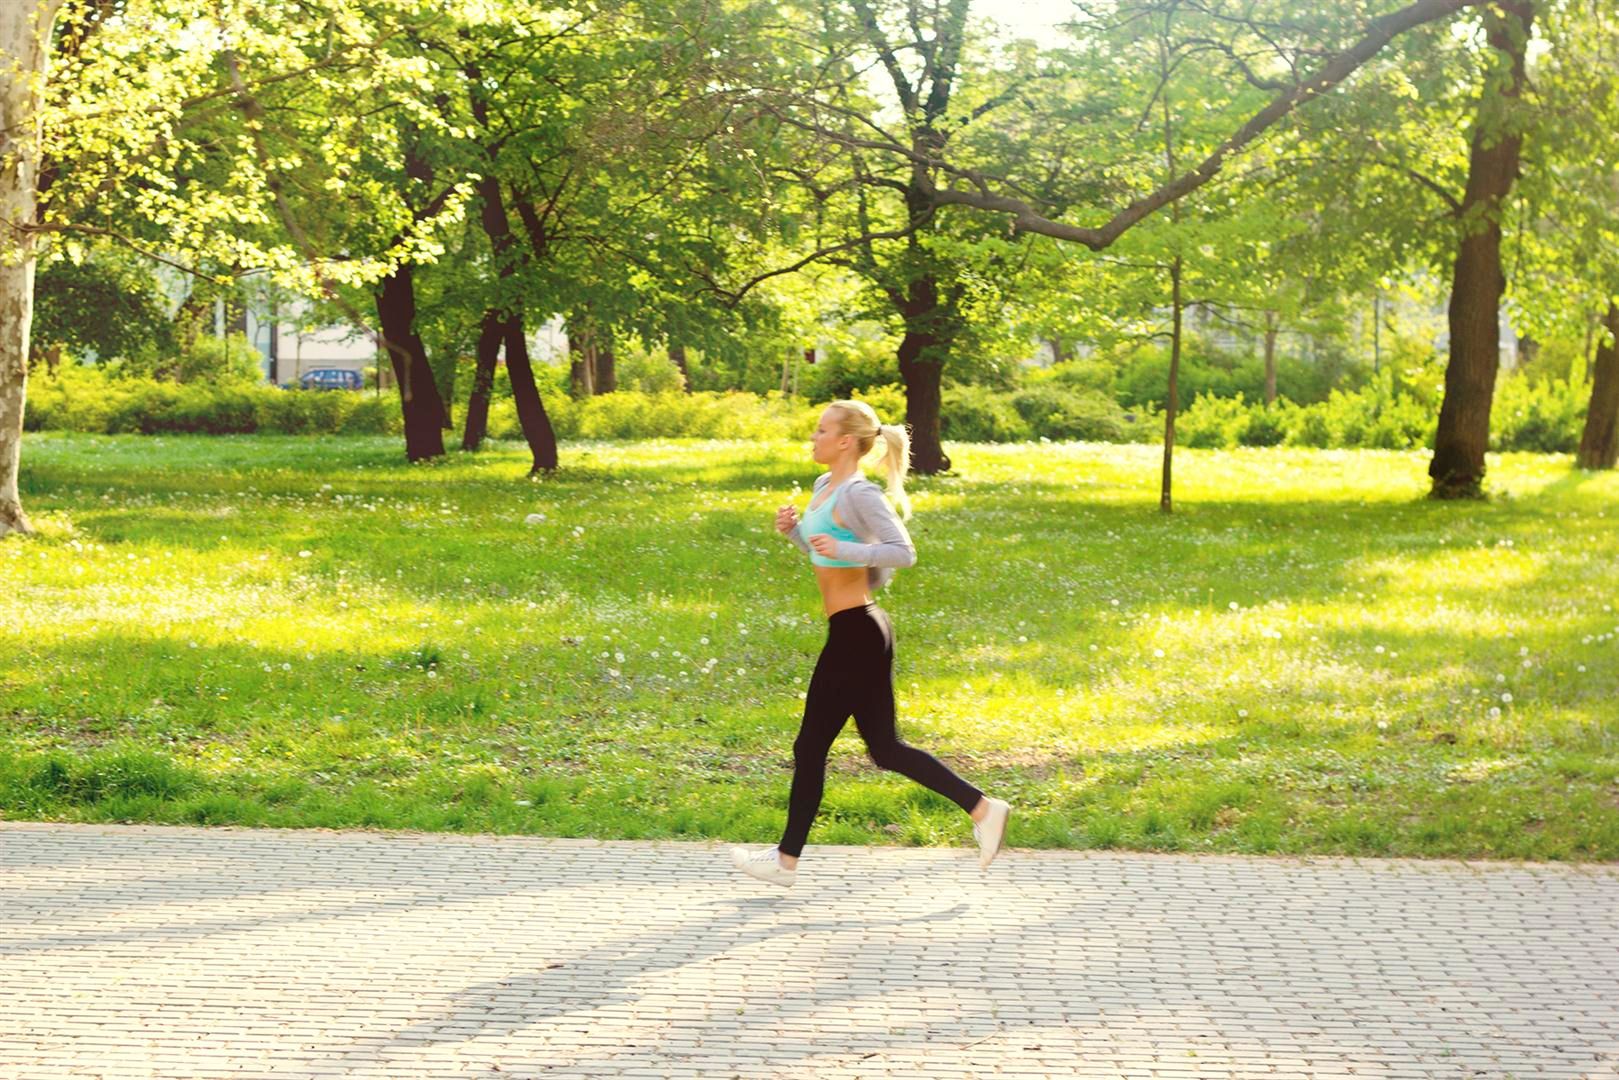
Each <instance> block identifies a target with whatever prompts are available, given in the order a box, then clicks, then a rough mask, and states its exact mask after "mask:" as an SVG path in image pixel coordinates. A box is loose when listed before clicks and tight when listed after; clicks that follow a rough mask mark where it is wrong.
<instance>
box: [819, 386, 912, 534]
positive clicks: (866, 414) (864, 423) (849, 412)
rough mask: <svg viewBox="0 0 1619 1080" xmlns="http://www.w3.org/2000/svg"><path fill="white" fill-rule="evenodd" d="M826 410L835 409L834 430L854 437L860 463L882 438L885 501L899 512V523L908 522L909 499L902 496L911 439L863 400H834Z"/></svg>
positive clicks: (903, 428) (907, 468) (908, 463)
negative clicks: (881, 418) (886, 475)
mask: <svg viewBox="0 0 1619 1080" xmlns="http://www.w3.org/2000/svg"><path fill="white" fill-rule="evenodd" d="M827 408H829V409H836V410H838V416H839V417H840V418H841V422H840V423H839V424H838V430H839V431H841V432H842V433H843V434H845V435H852V436H854V439H855V443H856V445H857V446H859V448H860V455H859V456H860V460H861V461H864V460H865V459H866V456H867V455H868V454H870V453H871V452H872V450H873V449H875V448H876V447H877V440H878V439H879V438H881V439H882V455H883V456H882V466H883V471H884V472H885V473H887V474H888V498H889V500H890V501H892V502H893V504H894V508H895V509H896V510H898V511H899V516H900V519H901V520H902V521H908V520H910V516H911V498H910V496H909V495H906V494H905V474H906V473H908V472H910V471H911V436H910V433H909V432H907V431H906V430H905V427H904V425H901V424H885V423H883V422H882V421H881V420H878V419H877V413H876V412H875V411H874V410H873V409H872V407H871V406H870V405H867V404H866V403H865V402H864V401H834V402H833V403H832V404H831V405H828V406H827Z"/></svg>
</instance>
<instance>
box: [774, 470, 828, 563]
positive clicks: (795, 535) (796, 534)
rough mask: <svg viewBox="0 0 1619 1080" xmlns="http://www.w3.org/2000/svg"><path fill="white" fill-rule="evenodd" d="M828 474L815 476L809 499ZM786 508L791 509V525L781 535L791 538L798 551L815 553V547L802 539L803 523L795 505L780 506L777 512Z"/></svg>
mask: <svg viewBox="0 0 1619 1080" xmlns="http://www.w3.org/2000/svg"><path fill="white" fill-rule="evenodd" d="M829 475H830V474H829V473H822V474H821V475H820V476H817V477H816V478H815V483H813V484H811V485H810V498H811V500H813V499H814V498H815V495H816V493H817V492H819V491H820V490H821V488H822V487H824V486H825V485H826V478H827V476H829ZM788 510H792V511H793V527H792V528H791V529H788V530H787V531H786V532H784V533H782V535H783V536H785V537H787V539H789V540H791V541H792V542H793V545H794V546H795V547H797V548H798V549H799V550H800V551H802V552H803V553H804V554H806V555H813V554H815V549H814V548H812V547H810V545H809V541H808V540H806V539H804V524H803V522H802V521H800V520H798V511H797V509H796V508H795V507H792V506H784V507H782V509H781V510H780V511H778V514H779V513H785V512H786V511H788Z"/></svg>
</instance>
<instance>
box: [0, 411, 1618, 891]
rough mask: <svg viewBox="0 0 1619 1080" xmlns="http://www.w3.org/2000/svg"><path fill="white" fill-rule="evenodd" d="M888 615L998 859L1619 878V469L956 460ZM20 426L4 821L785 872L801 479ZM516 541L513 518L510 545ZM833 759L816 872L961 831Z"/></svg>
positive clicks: (723, 450)
mask: <svg viewBox="0 0 1619 1080" xmlns="http://www.w3.org/2000/svg"><path fill="white" fill-rule="evenodd" d="M952 456H953V457H954V458H955V461H956V466H957V469H958V475H954V476H948V477H939V478H931V479H927V478H921V479H917V480H916V481H914V484H913V491H914V493H915V506H916V516H915V517H914V518H913V520H912V522H911V528H912V534H913V536H914V537H915V539H916V541H917V545H918V548H919V550H920V561H919V563H918V565H917V566H916V567H915V568H914V569H911V570H906V571H902V572H901V573H900V574H899V576H898V579H897V581H896V583H895V584H894V585H893V586H892V587H891V588H890V589H889V590H887V591H886V592H885V593H884V594H883V595H882V596H881V597H880V600H881V602H882V603H883V605H884V606H885V607H886V608H888V610H889V611H890V613H891V614H892V615H893V617H894V620H895V625H896V627H897V630H898V634H899V653H898V660H897V665H898V666H897V673H896V674H897V681H898V686H899V696H900V710H901V720H900V730H901V733H902V734H903V735H904V736H905V737H906V738H907V739H908V740H909V741H911V742H913V743H915V744H917V745H919V746H922V747H924V748H926V749H928V750H931V751H933V752H935V753H937V754H938V755H939V756H940V757H941V758H943V759H944V760H945V761H947V762H949V763H950V764H952V765H953V766H954V767H956V768H957V769H958V771H960V772H961V773H962V774H963V775H965V776H966V777H967V778H968V779H969V780H972V781H973V782H975V783H977V784H978V785H979V786H980V787H983V788H985V789H986V790H989V791H991V792H994V793H998V794H1001V795H1003V796H1005V797H1007V798H1009V799H1011V800H1012V801H1013V802H1014V803H1015V804H1016V805H1017V807H1018V813H1017V814H1015V815H1014V817H1013V821H1012V832H1011V837H1010V839H1011V842H1012V843H1014V844H1016V845H1020V846H1035V847H1055V846H1064V847H1125V848H1136V849H1152V850H1160V851H1241V852H1321V853H1329V852H1330V853H1363V854H1377V855H1446V856H1476V857H1526V858H1537V859H1542V858H1543V859H1604V860H1608V859H1616V858H1619V613H1616V612H1615V610H1614V606H1615V605H1616V604H1619V528H1616V525H1619V476H1616V475H1600V474H1582V473H1578V472H1575V471H1572V470H1571V469H1570V465H1569V460H1568V459H1567V458H1566V457H1555V456H1554V457H1543V456H1534V455H1507V456H1504V457H1501V458H1499V459H1497V458H1494V457H1492V458H1491V462H1490V476H1489V486H1490V488H1491V489H1492V490H1493V491H1494V492H1495V493H1496V497H1495V498H1494V499H1493V500H1492V501H1490V502H1489V503H1486V504H1476V505H1465V504H1436V503H1430V502H1427V501H1425V500H1423V499H1421V498H1420V494H1421V493H1422V492H1423V491H1425V490H1426V476H1425V475H1424V469H1425V467H1426V461H1427V456H1426V454H1404V453H1395V452H1378V451H1306V450H1283V449H1271V450H1250V451H1240V452H1217V451H1202V452H1200V451H1186V450H1182V451H1180V452H1179V453H1177V455H1176V466H1177V467H1176V478H1177V480H1176V482H1177V491H1176V495H1177V506H1178V510H1177V513H1176V514H1175V516H1174V517H1173V518H1169V519H1166V518H1164V517H1162V516H1161V515H1160V514H1159V513H1158V510H1157V470H1158V464H1159V461H1158V451H1157V449H1156V448H1155V447H1143V446H1095V445H1043V446H959V447H952ZM401 457H402V454H401V450H400V446H399V444H398V442H397V440H394V439H391V438H375V439H371V438H349V439H338V438H320V437H307V438H303V437H234V438H194V439H193V438H143V437H139V436H119V437H107V436H85V435H54V434H53V435H37V434H36V435H30V436H28V437H27V439H26V442H25V445H24V466H23V468H24V471H23V483H24V503H25V506H26V507H27V508H28V510H29V511H30V513H31V514H32V515H33V516H34V520H35V523H36V525H37V526H39V528H40V535H38V536H35V537H30V538H19V537H12V538H9V539H7V540H4V541H0V596H3V597H4V600H3V602H0V814H3V815H4V816H6V817H10V818H32V819H56V820H70V821H156V822H165V821H166V822H208V823H226V822H229V823H239V824H250V825H258V824H264V825H300V826H304V825H319V826H336V827H345V826H372V827H382V828H411V829H434V830H445V829H450V830H466V831H490V832H533V833H545V834H551V835H564V836H600V837H694V838H695V837H719V838H725V839H728V840H737V841H744V840H745V841H766V842H768V841H773V840H774V839H776V837H777V835H778V833H779V830H780V828H781V824H782V822H783V821H784V819H785V814H786V800H787V785H788V780H789V776H790V771H789V770H790V754H791V743H792V739H793V735H794V733H795V731H796V728H797V721H798V715H799V708H800V696H801V694H802V692H803V690H804V687H805V685H806V682H807V680H808V677H809V673H810V670H811V667H812V666H813V664H814V660H815V655H816V652H817V651H818V649H819V648H820V644H821V640H822V636H823V633H824V625H823V622H824V620H823V619H822V616H821V614H820V611H819V601H818V597H817V595H816V593H815V587H814V583H813V580H812V578H811V576H810V573H809V570H808V567H807V564H806V561H805V559H804V558H803V556H801V555H800V554H799V553H798V552H797V551H796V549H794V548H793V547H792V546H791V545H790V544H788V543H787V542H786V541H785V540H783V539H782V538H780V537H779V536H777V535H776V534H775V533H774V531H773V530H772V518H773V511H774V509H775V507H776V506H777V505H778V504H779V503H781V502H783V501H785V500H786V498H787V497H788V495H789V493H793V494H794V496H795V497H796V499H797V501H798V502H799V504H800V507H801V508H802V504H803V501H804V494H803V492H804V491H807V490H808V488H809V484H810V481H811V479H812V478H813V476H814V474H815V468H816V467H815V466H814V465H813V463H811V462H810V461H809V458H808V451H807V448H806V447H805V446H802V445H798V444H787V443H780V444H772V445H763V444H751V443H734V442H646V443H636V444H627V445H615V444H588V443H579V444H570V445H568V446H566V447H564V452H563V466H564V471H563V473H562V474H561V475H560V476H558V477H557V478H555V479H549V480H543V481H530V480H527V479H524V478H523V472H524V467H525V463H526V461H527V455H526V452H525V451H523V450H522V449H521V448H520V447H518V446H515V445H510V444H497V445H495V446H494V447H493V448H492V449H490V450H489V451H486V452H484V453H482V454H478V455H475V456H467V455H460V454H456V455H452V457H451V458H450V459H449V460H448V461H447V462H444V463H442V464H439V465H435V466H427V467H412V466H407V465H405V464H403V463H402V461H401ZM536 514H538V515H543V520H539V521H536V522H533V523H530V522H527V521H525V519H526V518H527V517H528V516H530V515H536ZM967 833H968V823H967V820H966V818H965V815H962V814H961V813H960V811H959V810H957V809H956V808H955V807H954V806H953V805H951V804H949V803H946V802H945V801H944V800H942V799H940V798H938V797H936V796H934V795H932V794H931V793H929V792H927V791H925V790H923V789H922V788H920V787H918V786H916V785H913V784H911V783H910V782H909V781H906V780H904V779H903V778H900V777H897V776H892V775H889V774H885V773H880V772H878V771H876V770H875V769H874V768H873V767H871V766H870V765H869V764H868V763H867V762H866V760H865V758H864V755H863V751H862V747H861V744H860V741H859V739H858V736H857V735H856V734H855V733H854V730H853V725H852V724H851V725H850V726H849V728H848V729H847V730H846V732H845V733H844V735H843V736H841V737H840V738H839V740H838V743H837V745H836V746H835V747H834V750H833V760H832V766H831V772H830V775H829V777H828V785H827V794H826V802H825V804H824V806H823V808H822V816H821V817H820V818H819V819H818V821H817V823H816V827H815V830H814V831H813V832H812V834H811V837H810V841H811V843H812V844H814V843H817V842H820V843H867V842H875V843H902V844H961V843H965V842H966V841H967Z"/></svg>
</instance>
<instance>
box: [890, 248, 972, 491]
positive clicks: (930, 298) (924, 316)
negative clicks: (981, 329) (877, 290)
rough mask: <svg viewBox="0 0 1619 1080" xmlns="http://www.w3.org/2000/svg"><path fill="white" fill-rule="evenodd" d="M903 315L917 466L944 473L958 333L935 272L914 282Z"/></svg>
mask: <svg viewBox="0 0 1619 1080" xmlns="http://www.w3.org/2000/svg"><path fill="white" fill-rule="evenodd" d="M900 314H901V315H902V316H903V317H904V319H905V334H904V336H903V337H902V338H900V342H899V374H900V379H901V381H903V383H904V384H905V423H906V424H907V425H908V426H909V427H910V429H911V469H912V471H914V472H918V473H923V474H925V475H926V474H932V473H939V472H944V471H946V470H948V469H949V468H950V455H948V454H946V453H945V452H944V443H943V441H942V438H941V435H940V431H941V427H940V415H939V414H940V403H941V398H942V395H941V389H942V383H943V376H944V358H945V355H946V354H947V353H948V351H949V343H950V341H951V340H952V339H953V337H954V334H952V333H951V325H950V323H951V320H950V317H949V312H948V311H947V310H945V309H944V307H943V305H941V304H940V303H939V289H938V284H937V282H935V281H934V279H933V278H932V277H931V276H929V275H926V274H924V275H921V276H919V277H918V278H917V279H916V280H914V281H912V282H911V283H910V287H909V290H908V292H907V294H906V297H905V302H904V303H903V304H902V305H901V307H900ZM883 419H884V420H887V419H888V418H887V417H884V418H883Z"/></svg>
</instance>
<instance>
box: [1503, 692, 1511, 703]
mask: <svg viewBox="0 0 1619 1080" xmlns="http://www.w3.org/2000/svg"><path fill="white" fill-rule="evenodd" d="M1501 703H1502V704H1503V705H1511V704H1512V695H1511V694H1502V695H1501Z"/></svg>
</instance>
